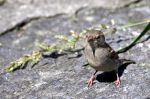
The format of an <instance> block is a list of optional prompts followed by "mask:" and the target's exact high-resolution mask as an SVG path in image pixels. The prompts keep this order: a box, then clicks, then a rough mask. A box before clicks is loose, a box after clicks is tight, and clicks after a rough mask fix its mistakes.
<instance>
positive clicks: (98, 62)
mask: <svg viewBox="0 0 150 99" xmlns="http://www.w3.org/2000/svg"><path fill="white" fill-rule="evenodd" d="M85 39H86V45H85V49H84V54H85V57H86V59H87V61H88V63H89V65H90V66H91V67H93V68H94V69H95V70H96V71H95V73H94V74H93V75H92V77H91V78H90V80H88V82H87V83H88V87H90V86H92V84H93V81H94V80H95V79H96V77H95V74H96V73H97V72H98V71H105V72H109V71H113V70H115V73H116V76H117V79H116V81H114V83H115V85H116V86H117V87H119V86H120V78H119V76H118V68H119V66H120V65H122V60H121V59H119V56H118V54H117V53H116V52H115V51H114V50H113V49H112V48H111V47H110V46H109V45H108V44H107V43H106V41H105V37H104V34H103V33H102V32H101V31H99V30H91V31H88V32H87V33H86V34H85Z"/></svg>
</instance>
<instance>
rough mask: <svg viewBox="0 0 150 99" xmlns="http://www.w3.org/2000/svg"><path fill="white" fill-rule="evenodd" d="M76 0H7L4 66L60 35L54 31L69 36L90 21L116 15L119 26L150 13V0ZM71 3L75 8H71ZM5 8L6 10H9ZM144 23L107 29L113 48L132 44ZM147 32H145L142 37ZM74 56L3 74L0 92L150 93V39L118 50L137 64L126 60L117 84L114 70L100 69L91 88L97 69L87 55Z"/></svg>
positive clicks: (43, 98)
mask: <svg viewBox="0 0 150 99" xmlns="http://www.w3.org/2000/svg"><path fill="white" fill-rule="evenodd" d="M127 1H128V0H127ZM127 1H125V0H124V1H123V2H127ZM74 2H75V1H74ZM74 2H73V1H72V0H70V1H69V0H68V1H67V0H60V1H59V0H58V1H57V0H55V1H53V0H49V1H48V0H38V1H37V0H7V2H6V3H5V4H4V5H3V6H1V8H0V9H2V10H0V13H3V14H0V15H1V16H0V19H1V20H2V21H1V23H0V31H1V32H4V31H7V32H5V33H4V34H3V35H1V36H0V43H1V46H0V71H2V70H3V69H4V67H5V66H6V65H8V64H9V63H10V62H11V61H13V60H16V59H18V58H19V57H21V56H22V55H24V54H27V53H31V52H32V51H33V50H35V44H36V43H37V42H47V43H54V42H55V41H56V40H55V39H54V38H53V36H54V35H58V34H63V35H66V36H69V35H70V33H69V31H70V30H75V31H77V32H81V31H82V30H83V29H85V28H87V27H93V26H98V25H100V24H109V25H112V23H113V22H111V20H114V21H115V26H116V27H117V28H120V27H121V26H123V25H124V24H128V23H129V22H130V21H138V20H139V21H141V19H146V18H149V15H150V4H149V1H148V0H147V1H145V2H146V3H142V4H141V5H138V6H133V7H124V8H120V9H116V10H111V9H105V8H102V7H101V5H100V4H97V3H95V2H96V0H95V1H90V0H87V1H84V0H83V1H82V0H81V1H78V0H77V1H76V3H74ZM85 2H86V3H85ZM110 2H111V0H110ZM118 2H121V0H120V1H118ZM130 2H133V1H132V0H131V1H130ZM69 4H70V7H72V8H69V6H68V5H69ZM71 4H72V5H71ZM83 4H86V7H85V8H84V5H83ZM43 5H45V6H43ZM73 5H74V6H73ZM120 5H121V3H120ZM56 6H57V7H56ZM91 6H95V7H91ZM47 9H48V10H47ZM49 9H51V10H49ZM6 12H7V13H8V14H5V13H6ZM8 23H10V24H8ZM16 24H18V26H16ZM143 28H144V26H136V27H129V28H126V29H118V31H117V32H116V33H115V34H105V35H106V40H107V42H108V43H109V44H110V45H111V46H112V47H113V48H114V49H118V48H120V47H123V46H126V45H127V44H129V42H130V41H132V39H133V38H134V37H135V36H137V35H138V34H139V32H141V30H142V29H143ZM149 36H150V35H149V34H146V35H145V36H144V37H143V40H144V39H146V38H149ZM81 54H83V53H82V52H81ZM72 56H75V55H74V54H72V55H64V56H61V57H58V58H57V59H54V58H50V57H49V58H43V59H42V60H41V61H40V63H39V64H37V65H35V66H34V67H33V68H31V67H30V66H27V67H26V68H25V69H23V70H17V71H15V72H11V73H4V74H1V75H0V98H1V99H146V98H149V97H150V76H149V75H150V65H149V64H150V61H149V59H150V40H149V39H148V40H146V41H144V42H141V43H139V44H137V45H136V46H134V47H133V48H132V49H131V50H129V51H128V52H127V53H124V54H120V57H121V58H126V59H131V60H135V61H136V64H130V65H128V67H127V68H126V69H125V70H124V72H123V69H120V72H123V74H122V76H121V81H122V83H121V86H120V88H116V87H115V85H114V84H113V83H112V81H113V80H114V79H113V78H115V77H114V76H113V73H101V72H99V73H98V74H97V80H96V81H95V84H94V85H93V87H91V88H87V85H86V81H87V80H88V79H89V78H90V76H91V74H92V73H93V72H94V70H93V69H91V68H90V67H83V66H82V65H84V64H85V63H86V61H85V59H84V56H83V55H82V56H81V57H78V58H72ZM106 78H107V79H106Z"/></svg>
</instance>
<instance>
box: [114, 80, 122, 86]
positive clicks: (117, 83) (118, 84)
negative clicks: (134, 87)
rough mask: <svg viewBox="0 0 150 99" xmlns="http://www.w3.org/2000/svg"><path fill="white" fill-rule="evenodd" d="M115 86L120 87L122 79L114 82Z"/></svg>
mask: <svg viewBox="0 0 150 99" xmlns="http://www.w3.org/2000/svg"><path fill="white" fill-rule="evenodd" d="M114 84H115V85H116V87H119V86H120V84H121V82H120V79H117V80H116V81H114Z"/></svg>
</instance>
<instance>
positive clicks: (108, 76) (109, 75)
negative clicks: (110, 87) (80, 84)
mask: <svg viewBox="0 0 150 99" xmlns="http://www.w3.org/2000/svg"><path fill="white" fill-rule="evenodd" d="M130 64H132V63H125V64H123V65H121V66H120V67H119V68H118V75H119V77H121V76H122V74H123V72H124V70H125V69H126V68H127V66H128V65H130ZM116 79H117V76H116V73H115V71H111V72H103V73H101V74H98V75H97V77H96V80H97V81H99V82H109V83H110V82H114V81H115V80H116Z"/></svg>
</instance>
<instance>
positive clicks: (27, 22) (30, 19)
mask: <svg viewBox="0 0 150 99" xmlns="http://www.w3.org/2000/svg"><path fill="white" fill-rule="evenodd" d="M62 15H66V14H65V13H60V14H56V15H54V16H37V17H31V18H26V19H24V20H23V21H21V22H19V23H17V24H16V25H14V26H13V27H11V28H9V29H7V30H5V31H4V32H1V33H0V36H2V35H5V34H7V33H8V32H11V31H13V30H16V29H17V30H21V28H22V27H24V26H26V25H27V24H29V23H30V22H33V21H37V20H39V19H42V18H54V17H58V16H62Z"/></svg>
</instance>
